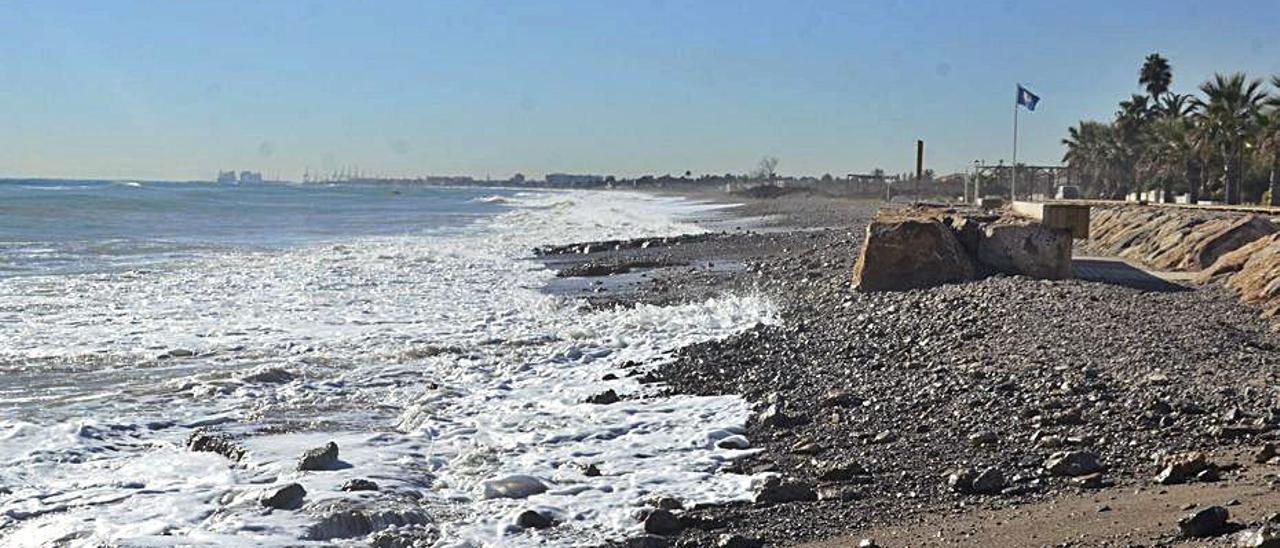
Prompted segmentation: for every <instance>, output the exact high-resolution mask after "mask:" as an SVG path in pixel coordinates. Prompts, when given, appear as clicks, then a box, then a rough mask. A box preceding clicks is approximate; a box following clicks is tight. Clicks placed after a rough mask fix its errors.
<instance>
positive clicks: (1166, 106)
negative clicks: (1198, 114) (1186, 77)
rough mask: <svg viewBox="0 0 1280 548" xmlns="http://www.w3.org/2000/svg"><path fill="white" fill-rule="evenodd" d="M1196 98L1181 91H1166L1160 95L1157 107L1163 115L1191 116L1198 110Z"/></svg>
mask: <svg viewBox="0 0 1280 548" xmlns="http://www.w3.org/2000/svg"><path fill="white" fill-rule="evenodd" d="M1195 101H1196V98H1195V97H1193V96H1191V95H1186V94H1181V93H1166V94H1164V95H1162V96H1160V101H1159V104H1158V105H1156V106H1155V109H1156V110H1157V111H1159V114H1160V115H1161V116H1190V115H1191V114H1192V113H1193V112H1195V110H1196V103H1195Z"/></svg>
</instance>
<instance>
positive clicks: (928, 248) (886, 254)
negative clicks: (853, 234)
mask: <svg viewBox="0 0 1280 548" xmlns="http://www.w3.org/2000/svg"><path fill="white" fill-rule="evenodd" d="M975 273H976V269H975V267H974V264H973V260H972V259H971V258H970V257H969V255H968V254H967V253H965V250H964V247H963V246H961V245H960V241H959V240H957V239H956V236H955V234H953V233H952V232H951V229H950V228H948V227H947V226H946V225H944V224H942V222H940V221H938V220H936V219H931V218H878V219H876V220H874V221H872V222H871V224H870V225H868V226H867V233H866V237H865V238H864V239H863V243H862V250H861V252H859V254H858V259H857V261H856V262H855V263H854V266H853V287H854V289H856V290H858V291H899V290H905V289H918V288H925V287H933V286H936V285H941V284H946V283H955V282H963V281H966V280H971V279H973V278H974V276H975Z"/></svg>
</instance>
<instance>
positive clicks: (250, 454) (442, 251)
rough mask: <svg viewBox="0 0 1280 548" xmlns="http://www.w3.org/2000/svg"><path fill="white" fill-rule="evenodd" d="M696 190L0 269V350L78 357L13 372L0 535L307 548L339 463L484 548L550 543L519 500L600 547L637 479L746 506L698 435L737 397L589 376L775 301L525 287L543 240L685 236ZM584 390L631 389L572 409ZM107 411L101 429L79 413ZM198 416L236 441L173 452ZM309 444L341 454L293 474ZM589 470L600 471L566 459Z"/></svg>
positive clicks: (739, 479)
mask: <svg viewBox="0 0 1280 548" xmlns="http://www.w3.org/2000/svg"><path fill="white" fill-rule="evenodd" d="M697 207H700V206H693V205H690V204H687V203H684V202H681V201H678V200H672V199H664V198H653V197H648V196H643V195H638V194H625V193H607V192H590V191H575V192H569V193H562V192H548V193H545V194H537V195H533V196H527V197H523V198H521V199H520V200H519V203H518V204H517V207H515V208H513V209H511V210H509V211H507V212H505V213H503V214H500V215H497V216H495V217H492V218H490V219H488V220H487V221H483V222H480V223H477V224H476V225H475V226H473V227H471V229H470V231H469V232H467V233H464V234H461V235H457V236H450V237H444V236H412V237H411V236H403V237H383V238H361V239H352V240H348V241H345V242H342V243H341V244H335V243H329V244H325V245H311V246H305V247H300V248H294V249H288V250H283V251H278V252H270V253H267V252H263V253H234V252H226V253H224V254H220V255H216V256H213V257H208V258H202V259H199V260H196V261H193V262H192V263H191V264H189V265H186V266H181V267H175V268H169V269H164V270H156V271H150V272H146V273H142V274H129V275H126V274H125V273H105V274H103V273H99V274H93V275H68V276H57V277H45V278H41V279H29V278H9V279H0V310H22V311H23V322H21V323H20V324H17V325H15V326H13V329H6V330H0V363H10V364H21V363H35V362H53V363H70V362H75V363H78V364H80V366H79V367H78V368H75V369H74V370H75V371H76V373H75V374H74V375H59V374H56V372H55V371H49V373H48V374H44V373H43V372H42V370H41V369H40V368H36V367H22V368H15V371H16V372H20V373H21V375H22V378H21V379H15V382H20V383H21V384H22V385H23V386H26V387H28V390H27V392H29V393H30V395H31V396H33V397H44V398H47V399H44V400H41V405H40V407H39V408H37V409H31V410H28V414H29V415H31V416H29V417H26V418H24V419H22V421H20V422H18V421H10V422H5V423H0V462H3V463H4V464H0V485H4V486H6V487H9V488H11V489H12V490H13V494H12V496H8V497H6V498H3V499H0V516H9V519H10V521H9V522H7V523H0V541H3V542H4V543H6V544H7V545H17V546H22V545H32V546H36V545H41V544H42V543H58V542H59V541H65V543H67V544H70V545H73V546H74V545H78V544H79V545H85V546H92V545H98V544H114V543H122V544H166V543H170V544H171V543H173V542H192V543H197V542H208V543H213V544H225V545H242V546H248V545H254V546H263V545H266V546H285V545H289V546H293V545H299V544H307V543H308V542H310V541H306V540H305V538H306V537H307V535H308V530H309V527H311V525H312V524H313V523H314V522H315V521H316V519H318V518H316V517H314V516H313V515H311V512H313V511H319V510H317V508H319V506H320V505H323V504H330V503H341V502H343V501H354V500H358V499H357V497H360V496H368V495H359V494H352V493H347V492H345V491H342V490H341V488H340V487H341V485H342V483H343V482H345V481H347V480H350V479H355V478H376V479H377V482H378V483H379V484H380V485H382V486H383V489H384V491H382V493H383V494H380V495H378V496H380V497H382V496H386V497H390V496H393V495H394V494H395V493H408V494H412V496H413V498H415V499H417V500H419V502H418V504H422V505H424V506H425V507H428V508H440V509H444V510H443V511H442V512H440V516H439V517H438V519H437V521H436V523H435V527H436V528H437V529H438V531H437V532H438V534H440V535H441V536H442V537H443V538H444V539H445V541H444V542H449V543H466V542H470V543H473V544H475V545H485V546H510V545H524V544H531V545H532V544H544V543H545V540H546V539H543V538H541V537H536V536H533V535H529V534H525V533H522V532H520V531H517V530H514V529H512V528H511V527H509V526H510V524H511V522H512V520H513V519H514V515H515V514H516V513H518V512H519V511H520V510H521V509H523V508H526V507H527V506H529V505H534V506H538V507H543V508H551V509H554V511H555V512H556V513H557V515H562V516H564V517H565V518H566V519H565V520H564V523H563V524H562V525H561V526H560V527H559V531H560V536H557V539H558V540H557V541H556V542H558V543H564V544H595V543H601V542H604V541H607V540H611V539H619V538H622V537H625V536H628V535H630V534H633V533H634V532H635V531H636V527H637V526H636V524H635V522H634V520H633V518H632V516H631V512H632V510H633V509H634V508H635V507H636V506H637V505H640V504H642V501H644V500H648V499H650V498H652V497H653V496H656V495H669V496H675V497H679V498H681V499H684V500H686V501H688V502H690V503H696V502H712V501H727V500H737V499H742V498H743V497H745V496H746V495H747V493H748V492H749V486H750V483H751V482H752V481H753V478H752V477H750V476H742V475H732V474H715V473H714V469H715V468H716V467H718V466H720V465H722V464H724V463H727V462H728V461H730V460H732V459H734V458H736V457H738V456H740V455H741V454H742V452H741V451H736V450H729V449H719V448H716V447H714V446H713V445H712V444H710V443H708V442H707V441H706V440H708V439H711V436H712V435H713V434H714V433H716V432H740V431H741V429H742V427H743V425H744V424H745V421H746V418H747V415H748V412H749V410H748V407H747V404H746V402H745V401H743V400H741V399H740V398H736V397H692V396H676V397H665V396H661V395H659V394H658V392H657V390H658V389H657V388H655V387H653V386H646V385H641V384H640V383H639V382H638V381H636V380H635V378H634V377H628V376H626V375H618V377H620V378H617V379H615V380H612V381H602V380H601V379H602V378H603V377H604V376H605V375H606V374H608V373H617V372H619V371H620V369H621V368H622V367H623V364H627V363H648V364H654V363H656V362H659V361H661V360H663V359H667V358H666V356H668V355H669V353H670V352H672V351H673V350H675V349H677V348H679V347H682V346H685V345H688V344H694V343H697V342H701V341H706V340H711V339H716V338H721V337H726V336H730V335H733V334H735V333H739V332H741V331H743V330H746V329H750V328H752V327H753V326H755V325H758V324H760V323H766V324H767V323H774V322H776V321H778V320H777V312H776V310H775V308H774V307H773V305H772V304H771V303H770V302H769V301H768V300H767V299H764V298H762V297H760V296H758V295H750V294H747V295H726V296H722V297H719V298H714V299H709V300H707V301H703V302H697V303H688V304H684V305H677V306H650V305H641V306H634V307H624V308H617V309H611V310H586V311H584V310H583V309H582V308H581V307H580V306H579V303H576V302H574V301H572V300H568V299H565V298H562V297H556V296H552V295H548V294H545V293H543V292H541V291H540V290H539V288H540V287H542V286H543V285H544V284H545V283H546V282H547V281H548V280H550V279H551V278H552V277H553V273H551V272H550V271H548V270H545V269H541V268H533V269H531V268H530V263H529V262H528V261H527V260H524V259H525V258H526V257H527V255H528V253H529V251H528V250H529V249H531V248H533V247H534V246H536V245H541V244H545V243H548V242H567V241H581V240H588V239H613V238H623V237H638V236H661V235H671V234H678V233H685V232H692V231H697V230H698V229H697V228H696V227H694V226H691V225H688V224H684V223H681V222H679V221H678V220H677V219H678V218H679V216H680V214H682V213H687V212H689V211H691V210H693V209H696V208H697ZM15 374H16V373H15ZM604 389H613V390H615V391H617V392H618V393H621V394H623V395H624V396H628V397H627V398H626V399H624V400H623V401H622V402H619V403H616V404H613V405H608V406H598V405H591V404H586V403H583V401H584V400H585V399H586V398H587V397H589V396H592V395H594V394H596V393H598V392H600V391H602V390H604ZM107 395H109V397H107ZM107 409H109V412H108V413H109V416H110V417H111V422H110V423H105V422H104V423H99V422H94V421H92V420H85V421H76V420H75V419H74V418H75V417H97V416H103V413H104V410H107ZM196 427H213V428H217V429H219V430H221V431H224V432H227V433H228V434H230V435H233V436H238V437H239V438H240V440H241V443H242V444H243V446H244V448H245V450H246V452H247V453H246V456H245V457H244V460H243V461H242V462H240V463H239V464H238V465H236V466H234V467H233V466H232V465H231V463H230V462H229V461H226V460H225V459H223V458H222V457H219V456H216V455H212V454H208V453H192V452H189V451H185V450H184V449H183V442H184V439H185V437H186V436H187V435H188V434H189V433H190V432H191V431H192V429H193V428H196ZM328 441H336V442H337V443H338V445H339V447H340V448H341V458H342V460H343V462H345V463H347V464H348V465H349V468H343V469H341V470H335V471H330V472H325V473H319V474H317V473H299V472H297V471H296V470H295V469H294V465H295V462H296V459H297V457H298V455H300V454H301V453H302V452H303V451H305V450H306V449H308V448H311V447H315V446H318V445H323V444H324V443H326V442H328ZM585 464H596V465H598V466H599V467H601V468H602V469H604V470H605V471H606V473H605V474H604V475H601V476H595V477H585V476H583V475H582V474H581V473H580V471H578V470H579V468H577V467H578V466H579V465H585ZM511 475H528V476H534V477H538V478H541V479H542V481H545V482H546V483H547V484H548V485H550V486H551V488H550V489H549V490H548V491H547V492H545V493H542V494H538V495H534V496H533V497H530V498H529V499H527V500H511V499H500V498H499V499H486V498H484V496H483V492H484V484H485V482H486V481H489V480H493V479H495V478H500V477H504V476H511ZM285 482H299V483H301V484H302V485H303V486H304V487H305V489H306V491H307V493H308V494H307V500H308V501H311V502H310V503H309V505H308V506H306V507H304V509H303V511H301V512H273V513H263V512H262V511H261V510H260V506H259V505H258V504H257V502H256V500H257V497H258V496H259V495H260V493H261V492H262V491H263V489H264V488H266V487H267V486H270V485H278V484H282V483H285ZM373 500H377V501H382V500H384V499H381V498H378V499H373ZM126 501H127V502H126ZM312 503H314V504H312ZM15 516H16V517H15ZM37 518H39V519H37ZM355 540H358V539H353V540H352V542H355ZM28 541H29V542H28ZM315 543H316V544H325V543H324V542H320V541H316V542H315Z"/></svg>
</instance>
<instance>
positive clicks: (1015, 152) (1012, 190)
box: [1009, 89, 1022, 202]
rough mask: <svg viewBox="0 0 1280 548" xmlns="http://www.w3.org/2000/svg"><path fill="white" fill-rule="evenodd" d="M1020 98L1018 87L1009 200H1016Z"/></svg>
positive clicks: (1015, 94)
mask: <svg viewBox="0 0 1280 548" xmlns="http://www.w3.org/2000/svg"><path fill="white" fill-rule="evenodd" d="M1021 99H1022V90H1021V89H1019V90H1018V91H1017V92H1015V93H1014V97H1013V178H1012V182H1011V183H1010V184H1009V198H1010V201H1013V202H1016V201H1018V101H1020V100H1021Z"/></svg>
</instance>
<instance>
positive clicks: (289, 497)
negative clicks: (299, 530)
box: [258, 483, 307, 510]
mask: <svg viewBox="0 0 1280 548" xmlns="http://www.w3.org/2000/svg"><path fill="white" fill-rule="evenodd" d="M306 496H307V490H306V489H303V488H302V486H301V485H298V484H296V483H289V484H285V485H281V486H279V487H275V488H272V489H269V490H267V491H265V492H264V493H262V496H261V497H259V498H258V502H259V503H261V504H262V505H263V506H266V507H268V508H275V509H278V510H295V509H297V508H298V507H300V506H302V499H303V498H304V497H306Z"/></svg>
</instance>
